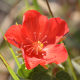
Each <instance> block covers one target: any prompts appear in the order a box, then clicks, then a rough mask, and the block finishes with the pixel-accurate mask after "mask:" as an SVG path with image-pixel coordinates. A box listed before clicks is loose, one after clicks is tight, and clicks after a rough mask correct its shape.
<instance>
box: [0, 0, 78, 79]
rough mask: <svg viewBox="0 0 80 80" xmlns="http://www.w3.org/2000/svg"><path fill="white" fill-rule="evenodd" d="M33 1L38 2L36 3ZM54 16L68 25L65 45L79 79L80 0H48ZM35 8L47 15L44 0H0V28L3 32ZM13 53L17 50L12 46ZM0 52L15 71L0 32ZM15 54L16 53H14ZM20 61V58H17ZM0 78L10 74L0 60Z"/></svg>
mask: <svg viewBox="0 0 80 80" xmlns="http://www.w3.org/2000/svg"><path fill="white" fill-rule="evenodd" d="M35 1H36V2H37V3H38V4H36V3H35ZM48 1H49V4H50V7H51V10H52V12H53V14H54V16H55V17H61V18H62V19H64V20H65V21H66V22H67V23H68V26H69V29H70V32H69V33H68V34H67V35H65V36H66V39H65V40H64V43H65V45H66V46H67V49H68V51H69V54H70V57H71V61H72V64H73V67H74V69H75V71H76V75H77V77H78V80H80V77H79V76H80V0H48ZM29 9H35V10H38V11H39V12H41V14H44V15H46V16H48V17H50V16H49V15H50V14H49V11H48V8H47V5H46V2H45V0H0V29H1V30H2V31H3V33H5V32H6V30H7V29H8V28H9V27H10V26H11V25H12V24H16V22H17V23H18V24H21V23H22V17H23V14H24V12H25V11H27V10H29ZM12 47H13V49H14V51H15V53H16V51H17V50H18V49H17V48H15V47H14V46H12ZM0 53H1V54H2V55H3V56H4V58H5V59H6V61H7V62H8V63H9V65H10V66H11V67H12V69H14V70H15V71H16V67H17V66H16V64H15V61H14V59H13V57H12V54H11V53H10V50H9V48H8V46H7V44H6V42H5V41H4V39H3V36H2V34H1V33H0ZM16 55H17V54H16ZM19 61H20V62H21V59H19ZM0 80H11V77H10V74H9V72H8V71H7V69H6V67H5V66H4V64H3V63H2V61H1V60H0Z"/></svg>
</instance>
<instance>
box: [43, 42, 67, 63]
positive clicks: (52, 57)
mask: <svg viewBox="0 0 80 80" xmlns="http://www.w3.org/2000/svg"><path fill="white" fill-rule="evenodd" d="M43 50H44V51H46V56H44V59H45V60H46V62H47V64H48V63H56V64H60V63H62V62H64V61H66V60H67V56H68V53H67V51H66V49H65V47H64V44H63V43H61V44H57V45H48V46H47V47H45V48H44V49H43Z"/></svg>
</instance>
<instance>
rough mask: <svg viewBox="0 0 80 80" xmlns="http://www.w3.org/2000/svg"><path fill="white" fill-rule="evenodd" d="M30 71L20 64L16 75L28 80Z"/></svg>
mask: <svg viewBox="0 0 80 80" xmlns="http://www.w3.org/2000/svg"><path fill="white" fill-rule="evenodd" d="M31 72H32V70H27V69H26V67H25V64H22V65H21V67H20V68H19V69H18V71H17V73H18V75H19V76H20V77H21V78H28V77H29V75H30V73H31Z"/></svg>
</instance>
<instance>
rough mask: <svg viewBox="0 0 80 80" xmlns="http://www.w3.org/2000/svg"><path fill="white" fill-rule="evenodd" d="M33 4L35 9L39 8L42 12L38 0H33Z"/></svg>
mask: <svg viewBox="0 0 80 80" xmlns="http://www.w3.org/2000/svg"><path fill="white" fill-rule="evenodd" d="M33 4H34V7H35V9H36V10H38V11H39V12H40V13H42V11H41V9H40V6H39V5H38V3H37V0H33Z"/></svg>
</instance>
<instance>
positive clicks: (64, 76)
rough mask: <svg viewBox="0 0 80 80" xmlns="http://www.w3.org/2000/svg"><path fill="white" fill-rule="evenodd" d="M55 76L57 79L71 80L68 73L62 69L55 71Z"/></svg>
mask: <svg viewBox="0 0 80 80" xmlns="http://www.w3.org/2000/svg"><path fill="white" fill-rule="evenodd" d="M56 78H57V79H58V80H71V77H70V75H69V74H68V73H67V72H65V71H63V70H62V71H59V72H57V73H56Z"/></svg>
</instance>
